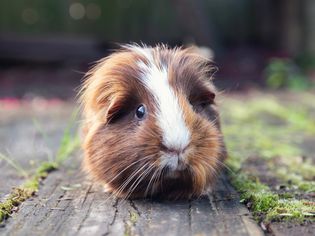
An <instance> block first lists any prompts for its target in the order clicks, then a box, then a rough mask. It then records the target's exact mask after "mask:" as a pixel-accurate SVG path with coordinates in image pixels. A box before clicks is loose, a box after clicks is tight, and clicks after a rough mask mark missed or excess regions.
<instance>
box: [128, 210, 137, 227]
mask: <svg viewBox="0 0 315 236" xmlns="http://www.w3.org/2000/svg"><path fill="white" fill-rule="evenodd" d="M138 218H139V215H138V214H137V213H136V212H134V211H131V212H130V222H131V223H132V224H133V225H134V224H136V223H137V221H138Z"/></svg>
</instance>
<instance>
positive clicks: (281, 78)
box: [265, 58, 315, 90]
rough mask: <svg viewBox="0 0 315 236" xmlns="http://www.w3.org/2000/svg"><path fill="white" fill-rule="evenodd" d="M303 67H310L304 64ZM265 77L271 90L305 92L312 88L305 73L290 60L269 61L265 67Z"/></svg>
mask: <svg viewBox="0 0 315 236" xmlns="http://www.w3.org/2000/svg"><path fill="white" fill-rule="evenodd" d="M305 62H306V61H305ZM314 62H315V61H314ZM305 66H310V65H307V64H306V63H305ZM265 75H266V84H267V86H268V87H269V88H272V89H279V88H289V89H293V90H305V89H308V88H310V87H312V83H311V81H310V79H309V78H308V77H307V76H306V74H305V71H304V70H303V69H302V68H301V67H300V66H299V65H298V64H296V63H295V62H294V61H293V60H290V59H283V58H273V59H271V60H270V61H269V63H268V64H267V66H266V69H265Z"/></svg>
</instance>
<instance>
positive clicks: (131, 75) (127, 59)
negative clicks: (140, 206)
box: [81, 45, 226, 199]
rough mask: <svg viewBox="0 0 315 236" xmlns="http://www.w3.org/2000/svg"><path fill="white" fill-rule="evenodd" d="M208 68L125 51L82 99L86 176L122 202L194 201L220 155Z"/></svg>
mask: <svg viewBox="0 0 315 236" xmlns="http://www.w3.org/2000/svg"><path fill="white" fill-rule="evenodd" d="M211 70H212V68H211V67H210V66H209V61H207V60H206V59H205V58H203V57H201V56H200V55H199V54H197V53H195V52H194V50H193V49H185V50H183V49H169V48H167V47H166V46H157V47H154V48H152V47H147V46H143V47H140V46H137V45H128V46H125V47H123V49H122V50H121V51H118V52H115V53H113V54H112V55H110V56H109V57H107V58H105V59H103V60H102V61H100V62H99V63H98V64H97V65H96V67H95V68H94V69H92V70H91V71H90V72H89V73H88V75H87V77H88V78H87V79H86V81H85V83H84V86H83V88H82V91H81V99H82V100H81V102H82V105H83V115H84V124H83V131H84V137H83V149H84V152H85V158H84V162H83V166H84V169H85V170H87V172H88V173H89V174H90V176H91V177H93V179H94V180H96V181H98V182H101V183H103V184H104V185H105V186H106V189H107V190H108V191H110V192H112V193H114V194H116V195H117V196H119V197H123V198H128V197H131V198H142V197H155V196H158V197H162V198H168V199H177V198H191V197H195V196H200V195H201V194H203V193H204V192H205V191H207V190H208V189H209V187H210V186H211V184H212V183H213V182H214V180H215V177H216V175H217V174H218V171H219V169H220V167H221V166H222V161H223V160H224V158H225V156H226V155H225V147H224V143H223V138H222V134H221V131H220V127H219V117H218V112H217V109H216V105H215V102H214V98H215V94H216V91H215V88H214V86H213V85H212V82H211V78H210V73H209V72H211Z"/></svg>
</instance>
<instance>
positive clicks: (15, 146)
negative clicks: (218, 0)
mask: <svg viewBox="0 0 315 236" xmlns="http://www.w3.org/2000/svg"><path fill="white" fill-rule="evenodd" d="M46 105H47V104H46ZM72 111H73V105H70V104H59V105H54V106H49V107H45V104H40V103H39V104H38V103H34V104H27V105H21V106H18V107H16V108H10V109H8V108H6V109H4V108H1V106H0V153H2V154H4V155H5V156H7V157H9V158H11V159H13V160H14V161H15V162H16V163H18V164H19V165H21V166H22V167H24V168H25V170H26V171H29V172H31V171H32V169H35V168H36V167H37V166H38V165H39V164H40V163H41V162H43V161H47V160H48V159H49V157H50V158H53V156H54V155H55V152H56V150H57V149H58V147H59V145H60V140H61V137H62V135H63V130H64V129H65V127H66V126H67V120H69V118H70V116H71V112H72ZM35 122H37V123H38V124H39V125H40V126H41V129H42V131H40V130H39V128H38V127H36V125H35ZM41 132H44V133H45V137H43V135H42V134H41ZM30 162H31V163H33V164H31V163H30ZM3 180H5V181H3ZM24 181H25V179H24V178H23V176H21V173H19V172H18V171H17V170H15V169H14V168H12V166H10V165H9V164H8V163H7V162H6V161H3V160H0V201H1V200H3V199H4V198H5V196H6V195H7V194H9V193H10V191H11V189H12V187H14V186H18V185H20V184H21V183H23V182H24Z"/></svg>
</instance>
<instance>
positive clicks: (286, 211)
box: [232, 174, 315, 223]
mask: <svg viewBox="0 0 315 236" xmlns="http://www.w3.org/2000/svg"><path fill="white" fill-rule="evenodd" d="M232 184H233V185H234V186H235V188H236V189H237V190H238V191H239V192H240V194H241V202H245V203H249V205H250V209H251V211H252V212H253V214H254V216H259V217H261V216H262V215H263V216H264V221H265V222H266V223H268V222H270V221H273V220H280V219H281V220H282V219H287V220H297V221H303V220H305V219H306V218H308V219H310V217H311V219H314V216H315V205H314V203H313V202H308V201H305V200H296V199H288V196H287V195H279V194H275V193H272V192H271V190H270V189H269V188H268V186H267V185H264V184H262V183H260V182H259V181H258V179H253V178H249V177H248V176H246V175H244V174H243V175H242V174H240V175H237V176H234V177H233V178H232ZM290 197H292V195H290Z"/></svg>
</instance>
